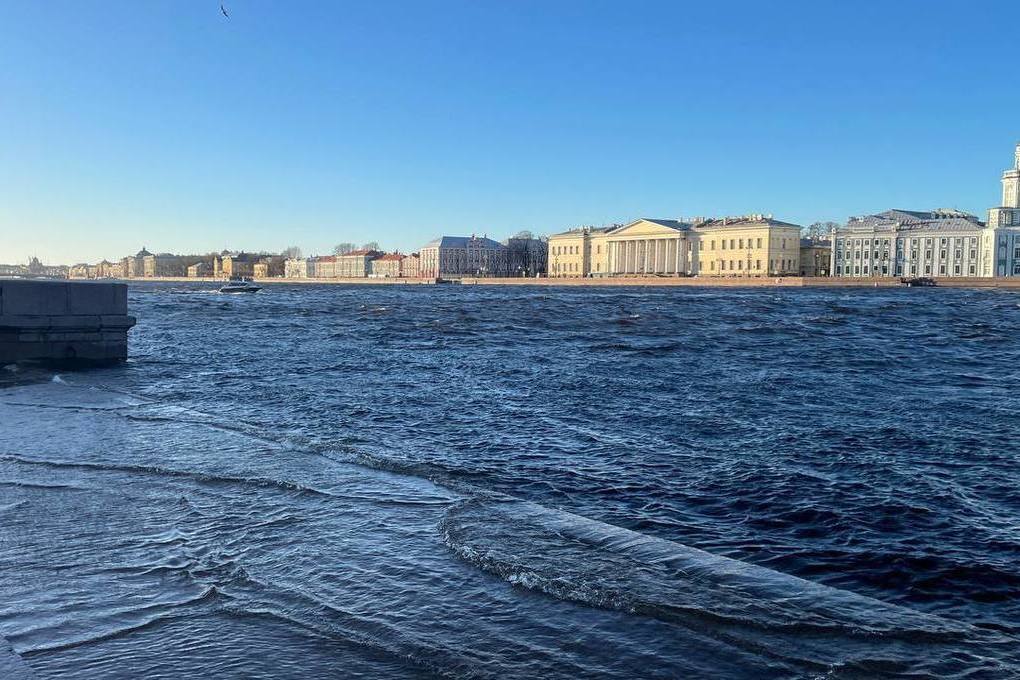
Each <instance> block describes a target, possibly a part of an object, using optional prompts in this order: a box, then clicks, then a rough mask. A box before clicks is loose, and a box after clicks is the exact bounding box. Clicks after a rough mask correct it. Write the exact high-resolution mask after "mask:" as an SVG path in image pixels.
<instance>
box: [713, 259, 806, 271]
mask: <svg viewBox="0 0 1020 680" xmlns="http://www.w3.org/2000/svg"><path fill="white" fill-rule="evenodd" d="M727 263H728V264H729V267H727V266H726V265H727ZM779 263H780V265H781V268H780V271H786V270H787V269H788V268H789V269H792V268H793V260H779ZM769 266H770V267H771V268H772V269H773V270H774V269H775V268H776V260H769ZM708 269H709V271H713V272H714V271H715V260H711V261H710V262H709V263H708ZM747 269H748V270H749V271H750V270H751V262H750V261H748V263H747ZM754 270H755V271H761V260H755V261H754ZM719 271H738V272H739V271H744V261H743V260H728V261H727V260H719Z"/></svg>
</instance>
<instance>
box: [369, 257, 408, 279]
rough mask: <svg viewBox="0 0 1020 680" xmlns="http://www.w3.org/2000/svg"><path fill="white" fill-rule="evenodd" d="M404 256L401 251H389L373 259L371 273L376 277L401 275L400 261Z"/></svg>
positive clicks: (370, 267)
mask: <svg viewBox="0 0 1020 680" xmlns="http://www.w3.org/2000/svg"><path fill="white" fill-rule="evenodd" d="M403 259H404V256H403V255H401V254H400V253H387V254H385V255H380V256H379V257H377V258H375V259H374V260H372V262H371V264H370V266H369V270H370V271H369V275H370V276H373V277H376V278H386V279H388V278H397V277H399V276H400V263H401V261H402V260H403Z"/></svg>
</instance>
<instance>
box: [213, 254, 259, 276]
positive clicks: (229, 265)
mask: <svg viewBox="0 0 1020 680" xmlns="http://www.w3.org/2000/svg"><path fill="white" fill-rule="evenodd" d="M258 261H259V256H258V255H253V254H251V253H230V252H223V253H221V254H220V257H218V258H216V260H215V263H214V266H213V274H214V275H215V276H217V277H225V278H228V279H234V278H253V277H254V276H255V264H256V263H257V262H258Z"/></svg>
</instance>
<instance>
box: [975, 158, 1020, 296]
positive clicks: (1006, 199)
mask: <svg viewBox="0 0 1020 680" xmlns="http://www.w3.org/2000/svg"><path fill="white" fill-rule="evenodd" d="M985 247H986V251H987V255H988V257H987V264H986V267H985V272H984V273H983V275H984V276H1020V144H1017V145H1016V149H1015V151H1014V154H1013V167H1012V168H1010V169H1009V170H1006V171H1005V172H1004V173H1002V205H1000V206H998V207H996V208H992V209H990V210H989V211H988V230H987V232H986V233H985Z"/></svg>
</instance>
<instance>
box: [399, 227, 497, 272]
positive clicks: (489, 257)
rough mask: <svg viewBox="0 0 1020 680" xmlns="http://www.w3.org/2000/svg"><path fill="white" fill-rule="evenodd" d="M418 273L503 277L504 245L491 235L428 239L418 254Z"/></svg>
mask: <svg viewBox="0 0 1020 680" xmlns="http://www.w3.org/2000/svg"><path fill="white" fill-rule="evenodd" d="M419 255H420V257H421V263H420V264H421V267H420V272H421V276H424V277H427V278H443V277H458V276H506V273H507V248H506V246H504V245H503V244H502V243H499V242H498V241H493V240H492V239H491V238H486V237H484V236H483V237H480V238H479V237H478V236H475V235H473V234H472V235H471V236H442V237H440V238H437V239H435V240H434V241H429V242H428V243H426V244H425V245H424V246H422V249H421V251H420V253H419Z"/></svg>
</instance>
